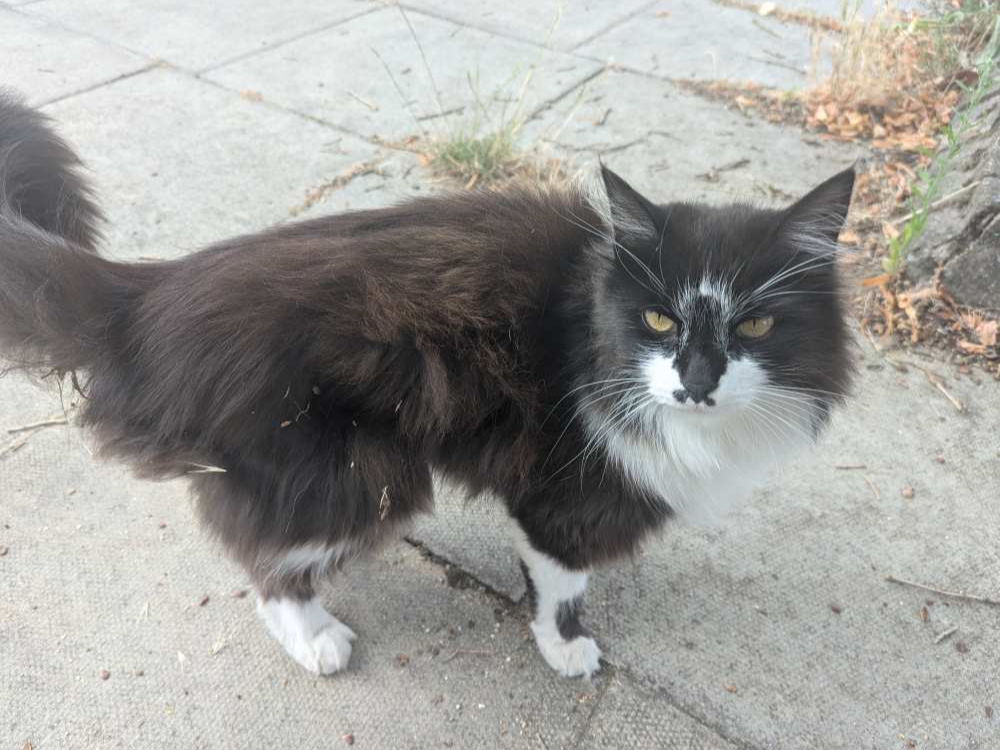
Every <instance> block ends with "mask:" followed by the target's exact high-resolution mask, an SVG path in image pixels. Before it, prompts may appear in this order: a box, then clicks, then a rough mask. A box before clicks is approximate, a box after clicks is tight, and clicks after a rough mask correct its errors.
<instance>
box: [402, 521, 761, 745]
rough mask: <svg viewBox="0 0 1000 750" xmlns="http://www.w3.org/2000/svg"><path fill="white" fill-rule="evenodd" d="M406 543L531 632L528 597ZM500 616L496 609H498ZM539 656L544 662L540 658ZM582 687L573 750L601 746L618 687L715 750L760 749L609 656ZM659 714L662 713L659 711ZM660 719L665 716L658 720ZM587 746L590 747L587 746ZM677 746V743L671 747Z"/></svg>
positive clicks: (450, 581) (456, 584)
mask: <svg viewBox="0 0 1000 750" xmlns="http://www.w3.org/2000/svg"><path fill="white" fill-rule="evenodd" d="M403 539H404V541H405V542H406V543H407V544H409V545H410V546H412V547H413V548H414V549H416V550H417V551H418V552H419V553H420V555H421V556H422V557H423V558H424V559H425V560H427V561H428V562H431V563H433V564H434V565H436V566H438V567H440V568H441V569H442V570H443V572H444V575H445V580H446V582H447V585H448V586H449V587H451V588H453V589H458V590H463V591H467V590H472V591H476V592H479V593H480V594H482V595H484V596H486V597H487V598H489V599H491V600H492V601H493V602H494V603H495V604H497V605H498V606H499V607H502V608H503V610H502V611H503V613H504V616H505V617H513V618H514V619H516V620H517V621H518V622H520V623H521V625H522V626H524V628H525V629H527V626H528V623H529V621H530V619H531V612H530V611H529V609H528V607H530V604H529V603H528V602H526V601H525V596H524V595H522V596H521V597H519V598H518V599H513V598H511V597H510V596H508V595H507V594H505V593H503V592H502V591H498V590H497V589H495V588H493V587H492V586H490V585H489V584H487V583H485V582H484V581H482V580H480V579H479V578H478V577H477V576H476V575H475V574H473V573H470V572H469V571H467V570H465V569H464V568H462V567H461V566H459V565H456V564H455V563H454V562H452V561H450V560H449V559H448V558H446V557H444V556H442V555H440V554H437V553H435V552H434V551H433V550H432V549H430V548H429V547H428V546H427V545H426V544H424V543H423V542H421V541H418V540H415V539H413V538H411V537H409V536H406V537H404V538H403ZM494 612H495V613H496V610H494ZM529 640H532V641H533V639H530V638H529ZM468 653H469V655H475V652H468ZM464 654H466V652H464V651H463V650H461V649H457V650H456V651H454V652H453V653H452V654H450V655H446V656H445V657H444V661H446V662H447V661H451V660H452V659H455V658H457V657H460V656H462V655H464ZM536 656H537V657H538V658H539V659H541V656H540V655H537V654H536ZM579 682H580V685H581V688H584V689H583V690H581V694H583V693H586V692H587V690H586V688H587V687H588V686H589V687H590V688H592V690H593V694H594V698H593V700H592V701H591V708H590V711H589V713H588V715H587V718H586V720H585V721H584V722H583V724H582V725H581V726H580V728H579V730H578V732H577V734H576V736H575V737H574V738H573V740H572V741H571V742H570V744H569V745H568V747H569V748H574V749H575V748H580V747H588V748H589V747H597V745H596V744H594V742H595V738H594V737H593V736H592V732H591V730H592V728H593V727H594V725H595V724H598V723H599V722H598V720H599V719H601V718H602V717H601V715H600V711H601V707H602V705H603V704H604V703H605V702H606V701H608V700H609V694H610V693H611V691H612V690H615V689H616V688H618V687H622V688H624V689H626V690H629V691H632V692H635V693H640V694H646V695H647V696H649V697H651V698H652V699H653V700H654V701H655V702H656V703H661V704H664V707H665V708H666V709H667V711H669V712H673V713H676V714H679V715H680V718H682V719H686V720H689V721H690V722H692V723H693V724H694V725H695V726H696V727H697V728H696V729H694V730H691V729H690V728H688V727H684V728H682V729H681V730H680V731H681V732H683V733H685V736H686V733H688V732H691V731H694V732H697V733H698V734H699V735H702V734H703V735H704V737H703V739H705V738H707V739H709V740H711V741H712V742H713V745H712V747H713V749H714V748H717V750H725V748H723V747H722V746H719V745H715V744H714V743H715V742H717V741H720V740H721V741H722V742H725V743H727V746H728V747H732V748H739V750H758V748H756V746H753V745H750V744H748V743H746V742H745V741H743V740H740V739H738V738H734V737H729V736H727V735H726V733H725V731H724V729H723V728H722V727H721V726H719V725H718V723H717V722H714V721H712V720H711V719H710V718H708V717H706V716H703V715H702V714H701V713H700V712H699V711H697V710H696V709H693V708H691V707H689V706H687V705H685V704H684V703H683V702H681V701H678V700H676V699H675V698H674V697H673V696H672V695H671V694H670V693H669V691H667V690H666V689H665V688H663V687H660V686H655V685H648V684H647V682H648V681H647V680H644V679H643V678H641V677H640V676H638V675H636V674H634V673H633V672H632V671H631V670H630V669H629V668H628V667H627V666H625V665H622V664H617V663H615V662H612V661H609V660H608V659H607V658H606V657H602V658H601V669H600V672H598V673H597V675H595V677H594V678H593V680H579ZM657 713H658V712H657ZM657 718H658V719H659V718H661V717H659V716H658V717H657ZM666 729H667V730H668V731H669V730H670V729H671V727H669V726H667V727H666ZM599 730H600V731H602V732H603V733H607V732H608V731H609V730H608V729H606V728H605V727H603V726H601V727H599ZM537 739H538V740H539V742H540V743H541V744H542V746H543V748H546V750H548V749H547V745H545V741H544V739H543V738H542V737H541V735H538V736H537ZM584 743H586V744H584ZM670 746H671V747H674V745H673V744H671V745H670Z"/></svg>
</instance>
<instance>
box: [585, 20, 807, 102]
mask: <svg viewBox="0 0 1000 750" xmlns="http://www.w3.org/2000/svg"><path fill="white" fill-rule="evenodd" d="M811 49H812V47H811V43H810V29H809V28H808V27H807V26H804V25H802V24H797V23H783V22H781V21H779V20H777V19H776V18H774V17H773V16H766V17H763V16H759V15H757V14H755V13H752V12H749V11H746V10H742V9H739V8H731V7H728V6H723V5H719V4H716V3H713V2H711V0H664V1H663V2H659V3H657V4H656V5H653V6H651V7H649V8H646V9H644V10H642V11H641V12H639V13H636V14H635V15H634V16H632V17H631V18H630V19H629V20H627V21H625V22H624V23H622V24H619V25H618V26H616V27H615V28H613V29H612V30H611V31H609V32H607V33H606V34H601V35H600V36H598V37H597V38H596V39H594V40H593V41H591V42H588V43H587V44H583V45H581V46H580V47H578V48H577V52H578V53H580V54H582V55H587V56H588V57H593V58H596V59H599V60H602V61H605V62H611V63H615V64H616V65H621V66H624V67H626V68H629V69H631V70H637V71H640V72H642V73H649V74H650V75H656V76H660V77H662V78H668V79H671V80H679V79H680V80H699V81H710V80H731V81H745V80H753V81H756V82H757V83H759V84H762V85H764V86H773V87H778V88H797V87H801V86H803V85H804V84H805V83H806V82H807V81H808V77H807V73H808V71H809V61H810V59H811Z"/></svg>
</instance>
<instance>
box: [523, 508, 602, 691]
mask: <svg viewBox="0 0 1000 750" xmlns="http://www.w3.org/2000/svg"><path fill="white" fill-rule="evenodd" d="M514 544H515V546H516V547H517V551H518V554H519V555H520V556H521V570H522V572H523V573H524V578H525V582H526V584H527V586H528V598H529V601H530V604H531V606H532V609H533V619H532V622H531V632H532V633H534V636H535V642H536V643H537V644H538V650H539V651H541V653H542V656H543V657H544V658H545V661H546V662H548V664H549V666H550V667H552V668H553V669H554V670H556V671H557V672H558V673H559V674H561V675H563V676H564V677H579V676H585V677H589V676H590V675H591V674H593V673H594V672H596V671H597V670H599V669H600V667H601V663H600V659H601V649H600V648H598V646H597V643H596V642H595V641H594V639H593V638H592V637H591V636H590V632H589V631H588V630H587V629H586V628H585V627H584V626H583V624H582V623H581V622H580V612H581V609H582V606H583V594H584V591H585V590H586V588H587V573H586V572H584V571H580V570H571V569H570V568H567V567H566V566H565V565H563V564H562V563H560V562H559V561H558V560H556V559H555V558H554V557H552V556H550V555H548V554H546V553H545V552H543V551H541V550H538V549H536V548H535V547H534V546H533V545H532V544H531V542H530V541H529V540H528V536H527V535H526V534H525V533H524V531H523V530H522V529H521V528H520V527H517V528H516V529H515V532H514Z"/></svg>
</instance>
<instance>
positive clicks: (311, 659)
mask: <svg viewBox="0 0 1000 750" xmlns="http://www.w3.org/2000/svg"><path fill="white" fill-rule="evenodd" d="M343 554H344V550H343V549H342V546H341V545H322V544H306V545H300V546H296V547H290V548H288V549H285V550H282V551H280V552H278V553H275V554H273V555H269V556H268V557H266V558H262V559H260V560H259V561H258V562H257V564H256V566H255V567H254V570H253V577H254V583H255V585H256V588H257V596H258V599H257V613H258V614H259V615H260V617H261V619H262V620H263V621H264V624H265V625H267V629H268V630H269V631H271V634H272V635H273V636H274V637H275V638H276V639H277V640H278V642H279V643H280V644H281V645H282V646H283V647H284V649H285V651H287V652H288V654H289V656H291V657H292V658H293V659H295V661H297V662H298V663H299V664H301V665H302V666H303V667H305V668H306V669H307V670H309V671H310V672H312V673H314V674H321V675H328V674H333V673H334V672H339V671H341V670H343V669H345V668H346V667H347V663H348V661H349V660H350V658H351V642H352V641H353V640H354V639H355V638H356V636H355V635H354V632H353V631H352V630H351V629H350V628H349V627H347V626H346V625H344V623H342V622H341V621H340V620H338V619H337V618H336V617H334V616H333V615H331V614H330V613H329V612H327V611H326V609H324V608H323V605H322V604H321V603H320V601H319V597H317V596H316V590H315V587H314V583H313V582H314V579H315V577H316V576H318V575H322V574H323V573H325V572H326V571H327V570H328V569H329V568H330V567H331V566H333V565H335V564H336V563H337V562H338V560H339V558H340V557H341V556H343Z"/></svg>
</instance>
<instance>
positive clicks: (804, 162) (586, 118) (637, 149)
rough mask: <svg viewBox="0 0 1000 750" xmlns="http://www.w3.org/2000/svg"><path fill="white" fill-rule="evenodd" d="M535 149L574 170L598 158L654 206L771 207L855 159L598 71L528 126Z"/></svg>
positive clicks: (665, 89)
mask: <svg viewBox="0 0 1000 750" xmlns="http://www.w3.org/2000/svg"><path fill="white" fill-rule="evenodd" d="M522 138H523V143H524V144H526V145H527V144H532V143H541V144H546V145H548V146H550V147H551V148H552V149H554V150H555V151H556V152H559V153H561V154H563V155H564V156H565V157H566V158H567V159H568V160H570V161H572V162H573V163H575V164H577V165H579V166H591V167H592V166H593V165H594V164H596V161H597V158H598V156H600V157H601V158H602V159H603V160H604V161H605V162H606V163H607V164H609V165H610V166H611V167H612V168H614V169H616V170H617V171H619V173H620V174H621V175H622V176H623V177H625V178H626V179H627V180H629V181H630V182H631V183H632V184H634V185H635V187H636V188H638V189H639V190H645V191H647V193H648V195H649V196H650V197H651V198H652V199H653V200H657V201H661V202H667V201H671V200H709V201H712V202H720V201H726V200H756V201H758V202H764V203H766V202H778V203H782V202H785V201H787V200H789V199H790V198H791V197H792V196H797V195H799V194H801V193H804V192H805V191H807V190H808V189H810V188H812V187H814V186H815V185H816V184H818V183H819V182H820V181H821V180H823V179H825V178H826V177H828V176H832V175H833V174H835V173H836V172H839V171H840V170H842V169H845V168H847V167H848V166H850V165H851V163H852V162H854V160H855V159H856V158H858V156H859V155H861V150H860V149H859V148H857V147H855V146H851V145H844V144H833V143H827V142H821V141H818V140H816V139H815V138H813V137H811V136H809V135H808V134H805V133H803V132H802V131H800V130H798V129H795V128H786V127H783V126H780V125H774V124H772V123H768V122H762V121H760V120H758V119H755V118H752V117H747V116H746V115H743V114H741V113H739V112H736V111H732V110H730V109H728V108H726V107H725V106H724V105H723V104H721V103H718V102H712V101H708V100H706V99H703V98H702V97H699V96H697V95H695V94H690V93H686V92H685V91H683V90H681V89H680V88H678V87H677V86H675V85H674V84H672V83H670V82H668V81H663V80H659V79H657V78H653V77H650V76H645V75H641V74H637V73H631V72H628V71H613V70H612V71H606V72H604V73H603V74H601V76H599V77H598V78H596V79H595V80H593V81H590V82H589V83H587V84H586V87H585V89H583V91H582V93H581V94H579V95H578V94H575V93H574V95H572V96H567V97H564V98H563V99H562V100H560V101H559V102H558V103H556V104H555V105H554V106H552V107H550V108H549V109H547V110H546V111H544V112H543V113H541V114H540V115H539V116H538V117H537V118H535V119H534V120H533V121H531V122H529V123H528V124H527V125H526V126H525V128H524V131H523V136H522Z"/></svg>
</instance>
